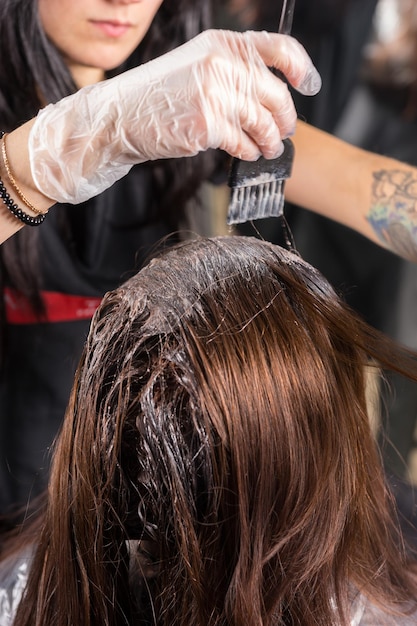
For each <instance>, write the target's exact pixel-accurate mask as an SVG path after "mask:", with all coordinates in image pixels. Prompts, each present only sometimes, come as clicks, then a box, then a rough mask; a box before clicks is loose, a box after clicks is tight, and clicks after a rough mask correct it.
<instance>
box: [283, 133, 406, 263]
mask: <svg viewBox="0 0 417 626" xmlns="http://www.w3.org/2000/svg"><path fill="white" fill-rule="evenodd" d="M294 143H295V148H296V157H295V162H294V169H293V175H292V177H291V179H290V180H289V181H288V185H287V188H286V191H287V194H286V195H287V197H288V199H289V200H290V201H291V202H294V203H295V204H298V205H300V206H303V207H305V208H307V209H310V210H312V211H315V212H317V213H320V214H321V215H325V216H326V217H329V218H331V219H334V220H336V221H339V222H341V223H342V224H345V225H346V226H349V227H351V228H353V229H355V230H357V231H358V232H360V233H362V234H363V235H365V236H366V237H368V238H369V239H372V240H373V241H375V242H377V243H379V244H380V245H382V246H384V247H385V248H388V249H389V250H391V251H393V252H395V253H396V254H398V255H400V256H403V257H404V258H407V259H409V260H412V261H414V262H417V211H416V208H417V168H414V167H411V166H409V165H406V164H404V163H401V162H399V161H396V160H394V159H390V158H387V157H383V156H380V155H376V154H373V153H369V152H366V151H364V150H361V149H359V148H356V147H354V146H351V145H349V144H347V143H345V142H343V141H340V140H339V139H336V138H335V137H333V136H331V135H328V134H327V133H323V132H322V131H319V130H317V129H315V128H313V127H311V126H308V125H307V124H304V123H303V122H299V124H298V128H297V132H296V135H295V137H294ZM416 149H417V146H416Z"/></svg>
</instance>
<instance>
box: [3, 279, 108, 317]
mask: <svg viewBox="0 0 417 626" xmlns="http://www.w3.org/2000/svg"><path fill="white" fill-rule="evenodd" d="M41 295H42V298H43V301H44V303H45V315H42V316H41V317H40V316H39V315H38V314H36V313H35V312H34V311H33V309H32V307H31V306H30V303H29V300H28V299H27V298H26V297H25V296H22V294H20V293H19V292H18V291H16V290H15V289H10V288H9V287H6V288H5V290H4V300H5V307H6V320H7V322H8V323H9V324H39V322H71V321H74V320H89V319H91V318H92V317H93V315H94V312H95V310H96V309H97V307H98V305H99V304H100V302H101V298H92V297H88V296H73V295H70V294H67V293H58V292H56V291H41Z"/></svg>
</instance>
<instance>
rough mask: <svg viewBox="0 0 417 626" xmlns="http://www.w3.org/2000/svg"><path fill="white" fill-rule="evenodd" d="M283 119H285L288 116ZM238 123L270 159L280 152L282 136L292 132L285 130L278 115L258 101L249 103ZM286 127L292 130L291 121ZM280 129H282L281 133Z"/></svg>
mask: <svg viewBox="0 0 417 626" xmlns="http://www.w3.org/2000/svg"><path fill="white" fill-rule="evenodd" d="M284 117H285V116H284ZM285 119H286V120H287V119H288V116H286V117H285ZM240 123H241V126H242V129H243V130H244V131H245V133H246V134H247V135H248V137H250V138H251V140H252V142H253V143H254V144H255V145H256V146H257V147H258V149H259V151H260V152H261V153H262V154H263V156H264V157H265V158H266V159H272V158H275V157H277V156H278V155H279V154H281V152H282V149H283V145H282V138H283V137H284V138H285V137H287V136H288V135H289V134H292V132H287V127H286V125H285V124H284V123H281V120H280V119H279V115H277V116H276V117H274V115H272V113H271V111H270V110H269V109H268V108H266V107H264V106H262V105H261V104H260V103H259V102H257V103H256V104H255V103H252V105H251V103H249V105H248V106H247V107H246V111H245V113H244V115H242V116H241V121H240ZM288 128H289V129H290V130H291V131H292V123H291V121H290V122H289V126H288ZM282 129H284V130H283V133H282Z"/></svg>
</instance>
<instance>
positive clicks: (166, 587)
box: [15, 237, 417, 626]
mask: <svg viewBox="0 0 417 626" xmlns="http://www.w3.org/2000/svg"><path fill="white" fill-rule="evenodd" d="M370 359H372V361H378V362H379V363H382V364H384V365H386V366H391V367H392V368H393V369H395V370H396V371H400V372H405V371H406V370H407V369H409V370H410V372H411V374H410V375H411V376H412V377H413V378H414V379H417V365H416V362H415V361H414V360H409V359H410V357H409V356H407V355H403V354H401V353H400V352H399V351H398V350H396V349H395V348H394V346H393V344H392V343H391V342H390V341H389V340H388V339H384V338H383V337H381V336H380V335H379V334H378V333H377V331H375V330H373V329H371V328H370V327H369V326H367V325H366V324H365V323H364V322H362V321H361V320H360V319H359V318H358V317H357V316H356V315H355V314H354V313H353V312H351V311H350V310H349V309H348V308H347V306H346V305H345V304H344V303H343V302H342V301H341V300H340V299H339V298H338V297H337V296H336V295H335V293H334V291H333V290H332V288H331V287H330V286H329V284H328V283H327V282H326V280H325V279H324V278H323V277H322V276H321V275H320V274H319V273H318V272H317V271H315V270H314V269H313V268H312V267H311V266H309V265H308V264H306V263H305V262H303V261H302V260H301V259H300V258H298V257H297V256H295V255H294V254H292V253H290V252H288V251H285V250H283V249H281V248H279V247H277V246H273V245H272V244H269V243H266V242H261V241H259V240H256V239H255V238H244V237H221V238H212V239H207V240H206V239H198V240H195V241H192V242H187V243H185V244H181V245H180V246H178V247H175V248H173V249H172V250H170V251H168V252H167V253H165V254H162V255H161V256H160V257H159V258H157V259H154V260H153V261H151V263H150V264H149V265H148V266H146V267H145V268H144V269H143V270H142V271H141V272H139V274H137V275H136V276H135V277H134V278H132V279H130V280H129V281H128V282H127V283H126V284H125V285H124V286H123V287H121V288H119V289H118V290H116V291H114V292H112V293H109V294H108V295H107V296H106V297H105V299H104V301H103V303H102V305H101V306H100V308H99V310H98V311H97V313H96V316H95V318H94V320H93V324H92V328H91V332H90V335H89V338H88V341H87V344H86V348H85V351H84V355H83V357H82V360H81V363H80V366H79V369H78V371H77V375H76V379H75V384H74V388H73V392H72V396H71V400H70V404H69V408H68V412H67V415H66V419H65V423H64V427H63V432H62V433H61V436H60V438H59V442H58V445H57V448H56V451H55V458H54V463H53V469H52V475H51V480H50V487H49V503H48V508H47V512H46V517H45V521H44V527H43V530H42V533H41V534H40V536H39V537H37V542H38V547H37V552H36V555H35V557H34V561H33V563H32V566H31V574H30V579H29V582H28V586H27V591H26V595H25V597H24V599H23V601H22V602H21V604H20V608H19V611H18V615H17V618H16V622H15V624H16V626H24V625H25V626H26V625H27V626H28V625H29V624H30V625H32V626H33V625H36V626H40V625H42V626H55V625H56V626H58V625H59V626H64V625H66V624H68V625H70V624H77V625H78V626H91V625H92V624H102V625H114V624H129V623H133V622H131V621H130V620H131V619H132V616H135V620H136V621H135V622H134V623H138V624H156V625H158V626H190V625H191V624H192V625H193V626H226V625H227V626H259V625H260V624H262V625H264V626H269V625H271V626H272V625H274V626H277V625H284V624H285V625H286V626H289V625H291V626H296V625H298V626H301V625H302V626H313V625H314V626H318V625H321V626H328V625H329V624H343V625H347V624H348V623H349V622H348V614H349V605H350V602H352V601H353V598H354V596H355V594H359V593H360V594H364V595H365V596H367V597H368V598H369V599H370V600H371V601H372V602H374V603H376V604H379V605H381V606H384V607H390V608H391V609H392V610H394V611H395V610H398V611H400V610H401V607H402V606H403V603H404V605H405V604H408V605H409V600H410V598H411V597H412V596H413V594H415V592H416V587H415V583H414V582H413V579H412V577H411V575H410V574H409V572H408V570H407V569H406V567H405V562H406V558H405V556H404V554H403V551H402V548H401V542H400V541H399V540H398V537H397V535H396V531H395V525H394V524H393V523H392V512H391V504H390V498H389V496H388V492H387V490H386V487H385V484H384V479H383V474H382V471H381V464H380V459H379V456H378V452H377V449H376V446H375V442H374V439H373V436H372V434H371V431H370V427H369V420H368V415H367V409H366V397H365V387H366V383H365V373H364V368H365V366H367V365H368V364H369V360H370Z"/></svg>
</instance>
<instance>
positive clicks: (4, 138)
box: [1, 133, 48, 215]
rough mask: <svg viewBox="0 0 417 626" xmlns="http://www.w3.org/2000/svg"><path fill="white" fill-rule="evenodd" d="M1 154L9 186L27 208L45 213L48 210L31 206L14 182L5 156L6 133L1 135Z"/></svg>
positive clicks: (37, 212)
mask: <svg viewBox="0 0 417 626" xmlns="http://www.w3.org/2000/svg"><path fill="white" fill-rule="evenodd" d="M1 154H2V157H3V163H4V168H5V170H6V173H7V177H8V179H9V182H10V184H11V186H12V187H13V189H14V190H15V192H16V193H17V195H18V196H19V198H20V199H21V200H22V202H23V203H24V204H25V205H26V206H27V208H28V209H30V210H31V211H33V212H34V213H35V214H36V215H45V214H46V213H48V211H41V210H40V209H37V208H36V207H35V206H33V204H32V203H31V202H29V200H28V199H27V198H26V196H25V195H24V193H23V191H22V190H21V189H20V187H19V186H18V184H17V182H16V180H15V178H14V176H13V174H12V172H11V169H10V164H9V159H8V158H7V152H6V133H5V134H4V135H3V138H2V142H1Z"/></svg>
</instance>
